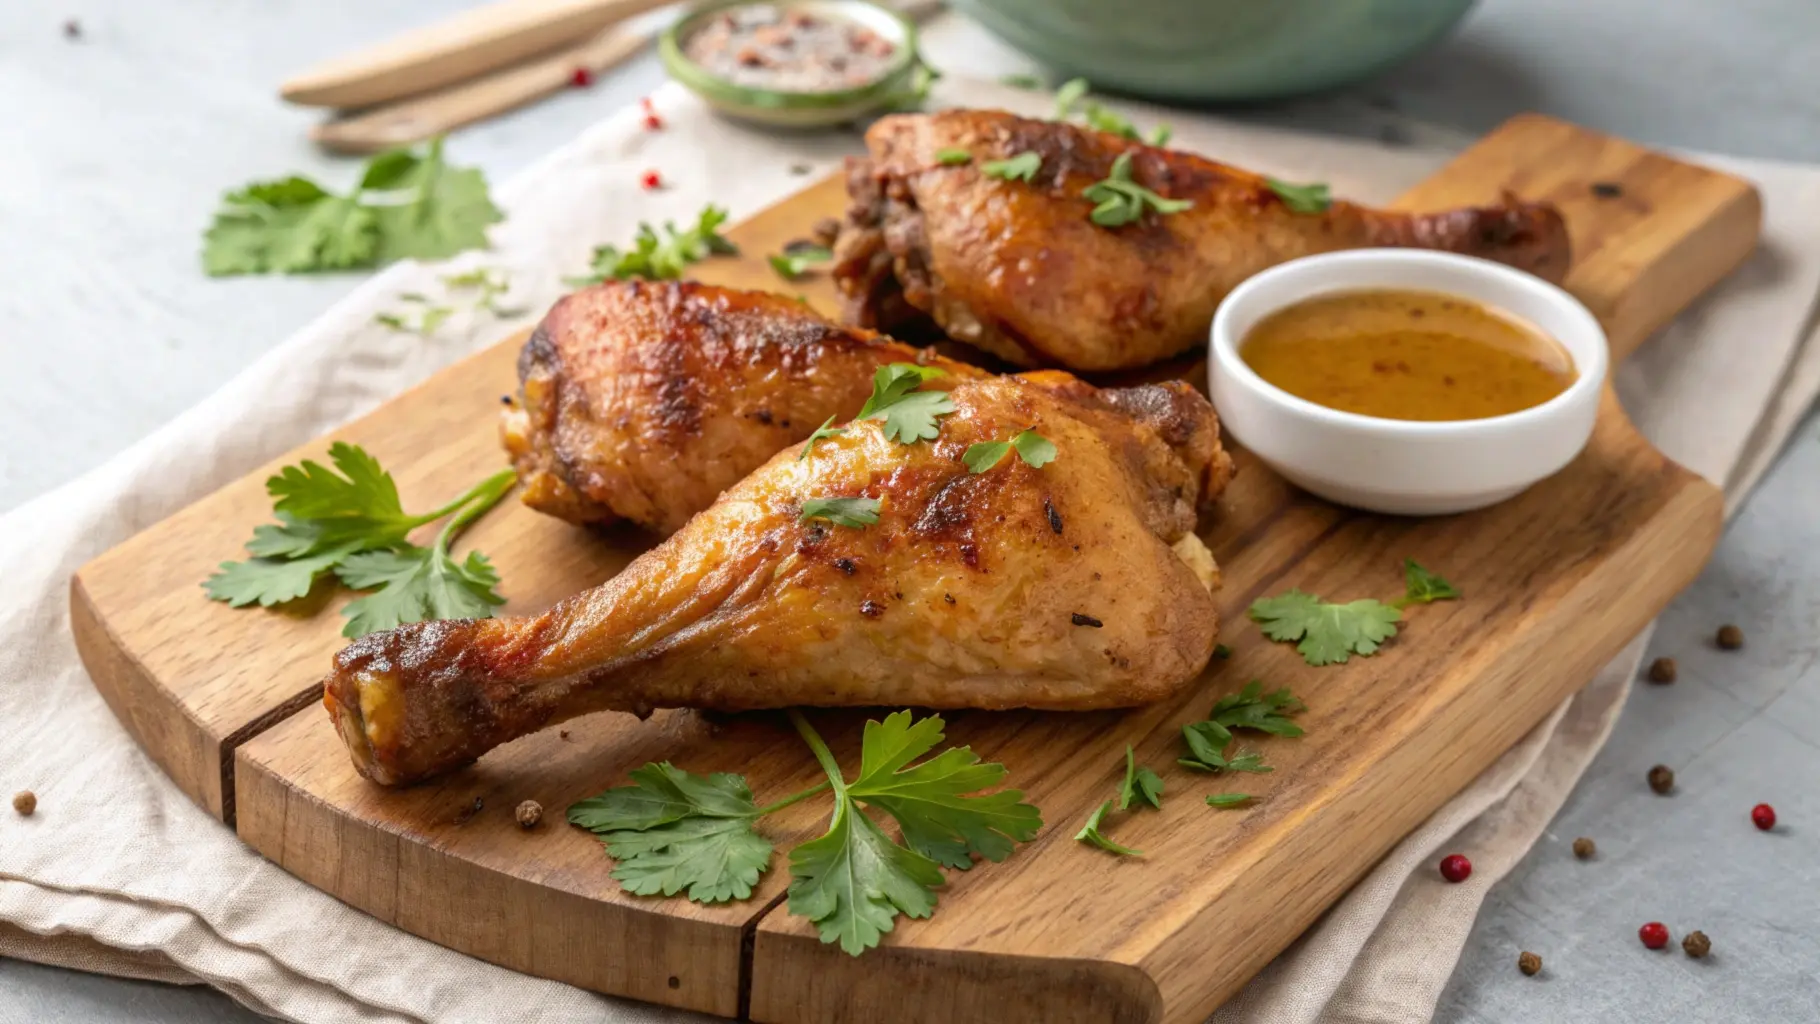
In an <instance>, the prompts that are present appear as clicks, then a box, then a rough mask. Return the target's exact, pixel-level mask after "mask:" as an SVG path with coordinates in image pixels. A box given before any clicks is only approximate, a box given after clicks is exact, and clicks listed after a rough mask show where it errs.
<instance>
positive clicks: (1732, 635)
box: [1716, 624, 1744, 651]
mask: <svg viewBox="0 0 1820 1024" xmlns="http://www.w3.org/2000/svg"><path fill="white" fill-rule="evenodd" d="M1716 639H1717V640H1718V642H1719V646H1720V648H1722V649H1723V650H1727V651H1735V650H1737V649H1738V648H1740V647H1743V646H1744V630H1742V629H1739V628H1738V627H1737V626H1733V625H1730V624H1727V625H1724V626H1720V627H1719V635H1718V637H1717V638H1716Z"/></svg>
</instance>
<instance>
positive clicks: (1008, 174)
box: [980, 152, 1043, 183]
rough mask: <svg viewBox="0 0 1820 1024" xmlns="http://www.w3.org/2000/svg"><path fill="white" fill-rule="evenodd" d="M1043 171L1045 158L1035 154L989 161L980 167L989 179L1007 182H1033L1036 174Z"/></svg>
mask: <svg viewBox="0 0 1820 1024" xmlns="http://www.w3.org/2000/svg"><path fill="white" fill-rule="evenodd" d="M1042 169H1043V158H1042V157H1041V156H1039V155H1038V154H1036V153H1033V152H1023V153H1019V154H1017V155H1015V156H1010V157H1006V158H1005V159H1003V160H988V161H986V162H985V163H983V164H981V165H980V173H981V174H984V175H985V176H986V177H988V178H1003V179H1004V180H1006V181H1022V182H1026V183H1028V182H1032V181H1035V180H1036V172H1037V171H1040V170H1042Z"/></svg>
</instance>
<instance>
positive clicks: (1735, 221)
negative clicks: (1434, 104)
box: [1394, 114, 1763, 362]
mask: <svg viewBox="0 0 1820 1024" xmlns="http://www.w3.org/2000/svg"><path fill="white" fill-rule="evenodd" d="M1506 189H1508V190H1509V191H1511V192H1514V193H1516V194H1517V195H1519V196H1521V197H1522V198H1524V199H1529V200H1542V201H1547V202H1550V203H1553V204H1555V206H1557V207H1559V208H1560V210H1561V213H1562V215H1563V216H1564V217H1565V218H1566V220H1567V234H1568V237H1569V238H1570V239H1571V241H1572V243H1573V263H1572V266H1571V267H1570V268H1569V270H1568V273H1567V280H1566V281H1564V282H1563V283H1562V284H1563V287H1565V288H1566V289H1567V290H1568V291H1570V292H1572V293H1573V294H1574V295H1575V296H1576V297H1577V298H1579V300H1580V301H1581V302H1584V303H1586V307H1587V308H1588V309H1590V310H1592V312H1593V315H1594V316H1597V317H1598V318H1599V322H1600V323H1602V324H1604V325H1605V333H1606V335H1607V336H1608V337H1609V338H1610V339H1611V349H1612V358H1613V361H1614V362H1616V361H1618V360H1622V359H1623V358H1624V357H1625V356H1628V355H1629V354H1630V353H1632V352H1634V351H1636V349H1637V346H1639V345H1641V344H1642V343H1643V342H1644V340H1645V339H1647V338H1649V337H1650V336H1651V335H1652V334H1654V333H1655V332H1656V331H1657V330H1659V329H1660V328H1662V327H1663V326H1665V325H1666V324H1667V323H1668V322H1669V321H1670V320H1673V319H1674V318H1675V315H1676V314H1678V313H1679V312H1680V311H1681V310H1683V309H1685V308H1687V304H1688V302H1689V301H1691V299H1692V298H1693V296H1696V295H1699V294H1700V293H1702V292H1704V291H1705V290H1706V289H1708V288H1710V287H1712V286H1713V285H1715V284H1717V283H1718V282H1719V280H1720V279H1721V278H1723V277H1724V276H1725V275H1726V274H1729V273H1730V272H1731V271H1732V270H1733V269H1734V268H1735V267H1737V266H1738V264H1740V263H1742V262H1743V261H1744V259H1745V258H1746V257H1748V256H1749V255H1750V253H1751V250H1753V249H1755V248H1756V245H1757V236H1758V234H1759V232H1760V231H1761V230H1762V224H1763V200H1762V197H1761V196H1759V195H1758V193H1757V189H1756V188H1755V187H1754V186H1753V185H1751V183H1750V182H1748V181H1745V180H1744V179H1742V178H1738V177H1735V176H1733V175H1730V174H1725V173H1723V172H1721V171H1715V170H1712V169H1710V168H1706V167H1700V166H1697V165H1695V164H1689V163H1683V162H1681V161H1679V160H1675V159H1673V158H1671V157H1668V156H1665V155H1663V154H1661V153H1657V152H1654V151H1653V150H1649V149H1645V148H1643V147H1642V146H1639V145H1637V144H1636V143H1633V142H1626V141H1624V140H1623V139H1615V138H1612V137H1611V136H1609V135H1600V134H1599V133H1597V132H1592V131H1588V130H1587V129H1585V128H1581V127H1579V126H1578V125H1573V124H1569V123H1567V122H1566V121H1560V120H1556V119H1555V118H1552V117H1546V116H1544V115H1541V114H1524V115H1521V116H1518V117H1514V118H1511V119H1510V120H1509V121H1506V122H1504V123H1503V124H1502V125H1500V126H1499V127H1498V128H1497V130H1496V131H1493V132H1492V133H1491V134H1490V135H1487V136H1485V138H1483V139H1481V140H1479V142H1478V143H1476V144H1474V145H1473V146H1472V147H1471V148H1469V149H1467V150H1466V151H1465V152H1463V153H1461V154H1460V155H1459V156H1458V157H1456V158H1455V159H1454V160H1453V161H1452V162H1451V163H1449V164H1448V165H1447V166H1446V167H1444V168H1442V169H1441V170H1440V172H1438V173H1437V174H1435V175H1434V176H1433V177H1431V178H1429V179H1428V180H1426V181H1424V182H1423V183H1422V184H1420V185H1418V186H1416V187H1415V188H1414V189H1412V190H1410V191H1409V192H1408V193H1406V194H1404V195H1403V196H1402V197H1401V198H1400V199H1398V200H1397V202H1396V203H1395V204H1394V205H1395V206H1397V207H1399V208H1402V209H1411V210H1440V209H1447V208H1449V207H1457V206H1472V205H1484V204H1490V203H1495V202H1497V201H1498V200H1499V198H1500V196H1501V193H1502V192H1503V191H1504V190H1506Z"/></svg>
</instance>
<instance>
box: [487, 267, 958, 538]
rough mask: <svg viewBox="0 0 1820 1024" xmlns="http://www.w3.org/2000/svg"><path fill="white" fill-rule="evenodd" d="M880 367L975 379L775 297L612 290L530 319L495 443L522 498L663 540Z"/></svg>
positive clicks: (638, 287) (838, 405)
mask: <svg viewBox="0 0 1820 1024" xmlns="http://www.w3.org/2000/svg"><path fill="white" fill-rule="evenodd" d="M894 362H921V363H925V364H934V365H939V366H941V367H942V368H943V369H945V370H947V371H948V374H947V376H946V378H945V380H959V379H961V378H963V377H967V376H975V375H978V374H980V373H981V372H982V371H980V370H976V369H974V368H973V367H970V366H967V365H965V364H963V363H956V362H952V361H949V360H945V359H941V358H939V357H936V356H933V355H931V354H929V353H927V352H924V351H923V350H921V349H916V348H912V347H911V346H909V345H904V344H901V343H899V342H896V341H892V340H891V339H890V338H887V337H884V336H882V335H878V334H874V333H872V332H871V331H867V330H857V329H853V328H847V327H841V326H839V325H838V324H835V323H833V322H832V321H829V320H827V319H825V318H823V317H822V316H820V315H819V314H817V313H816V312H815V311H814V310H812V309H810V308H809V307H808V306H805V305H804V304H802V303H801V302H798V301H796V300H795V299H791V298H788V297H786V296H782V295H772V294H769V293H766V292H749V291H739V290H737V289H731V288H717V287H714V286H712V285H705V284H697V283H695V282H688V281H614V282H609V283H607V284H602V285H597V286H595V287H592V288H587V289H584V290H582V291H579V292H576V293H574V294H573V295H569V296H567V297H565V298H564V299H562V300H561V301H560V302H558V303H557V304H556V305H555V307H554V308H552V309H551V310H550V312H549V314H548V315H547V316H545V317H544V320H543V322H542V323H541V324H539V325H538V327H537V330H536V331H535V332H534V333H533V334H532V335H531V339H530V341H528V342H526V343H525V347H524V351H523V352H522V353H521V354H520V356H519V360H518V375H519V379H520V381H521V388H520V392H519V396H518V400H517V401H516V402H515V403H514V404H513V405H512V406H511V407H510V408H508V409H507V410H506V412H505V414H504V416H503V418H502V421H501V430H500V434H501V438H502V440H503V442H504V444H505V446H506V450H507V451H508V452H510V453H511V455H512V461H513V462H514V463H515V464H516V465H517V466H518V473H519V479H520V480H521V481H522V482H523V485H524V502H525V504H527V505H530V506H531V507H532V508H535V509H537V510H539V511H541V512H548V513H550V514H551V515H555V516H558V517H560V518H563V519H567V520H568V521H570V522H572V523H578V524H579V523H609V522H613V521H616V520H621V519H625V520H630V521H632V522H634V523H637V524H638V525H640V526H643V527H645V528H646V529H649V530H653V531H655V532H658V533H665V534H667V533H671V532H673V531H674V530H676V529H677V528H678V527H680V526H682V524H683V523H685V522H688V520H689V517H690V516H692V515H694V514H695V513H697V512H699V511H701V510H702V509H704V508H707V507H708V505H709V503H711V502H712V501H713V500H714V499H715V497H716V496H717V495H719V494H720V492H722V491H724V490H726V489H727V488H729V487H731V486H733V485H734V484H735V483H738V482H739V480H740V478H741V477H744V476H745V475H746V474H747V473H750V472H751V471H753V470H754V469H757V468H758V467H759V466H761V465H763V464H764V462H765V460H766V459H769V458H770V457H771V456H772V455H773V454H775V453H776V452H777V450H778V449H780V448H782V447H784V446H785V445H787V444H790V443H792V442H797V441H802V440H803V439H804V438H806V437H808V436H809V434H810V433H812V432H813V431H814V430H815V428H816V427H819V426H821V425H822V423H823V422H824V421H825V420H827V418H828V417H830V416H833V417H836V418H837V419H846V418H847V417H849V416H851V415H853V414H854V413H855V412H857V411H858V410H859V407H860V405H861V404H862V403H863V402H865V400H866V396H867V395H868V394H869V393H870V392H871V390H872V373H873V371H874V370H876V369H877V368H878V367H880V366H883V365H885V364H886V363H894ZM936 386H944V385H942V384H937V385H936Z"/></svg>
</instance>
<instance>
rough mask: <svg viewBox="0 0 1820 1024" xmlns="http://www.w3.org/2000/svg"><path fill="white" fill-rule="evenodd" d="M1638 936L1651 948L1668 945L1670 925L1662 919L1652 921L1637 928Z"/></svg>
mask: <svg viewBox="0 0 1820 1024" xmlns="http://www.w3.org/2000/svg"><path fill="white" fill-rule="evenodd" d="M1637 938H1638V939H1640V940H1642V942H1643V944H1644V945H1645V946H1648V947H1649V948H1651V949H1661V948H1662V947H1663V946H1666V945H1668V925H1665V924H1663V923H1662V922H1660V921H1651V922H1650V923H1648V924H1646V925H1644V926H1643V927H1641V928H1639V929H1637Z"/></svg>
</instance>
